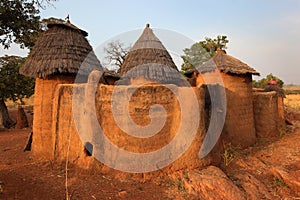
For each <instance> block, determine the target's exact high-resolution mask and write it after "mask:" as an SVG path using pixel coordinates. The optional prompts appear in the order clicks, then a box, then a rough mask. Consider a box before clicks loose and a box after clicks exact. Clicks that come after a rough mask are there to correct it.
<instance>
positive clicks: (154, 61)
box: [119, 24, 181, 83]
mask: <svg viewBox="0 0 300 200" xmlns="http://www.w3.org/2000/svg"><path fill="white" fill-rule="evenodd" d="M119 72H120V75H121V76H124V75H125V76H124V77H122V79H124V78H140V77H142V78H146V79H150V80H153V81H155V82H160V83H168V82H174V81H175V80H176V79H180V78H181V77H180V74H179V72H178V69H177V67H176V65H175V63H174V62H173V60H172V57H171V56H170V54H169V53H168V51H167V50H166V48H165V47H164V45H163V44H162V42H161V41H160V40H159V39H158V38H157V37H156V36H155V34H154V33H153V31H152V29H151V28H150V26H149V24H147V25H146V27H145V29H144V31H143V33H142V35H141V36H140V37H139V38H138V40H137V41H136V42H135V44H134V45H133V47H132V48H131V49H130V51H129V53H128V54H127V56H126V58H125V60H124V62H123V64H122V66H121V68H120V70H119ZM175 82H176V81H175Z"/></svg>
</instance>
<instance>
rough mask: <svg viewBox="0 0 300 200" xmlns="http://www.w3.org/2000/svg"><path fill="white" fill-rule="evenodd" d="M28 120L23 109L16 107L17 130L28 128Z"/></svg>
mask: <svg viewBox="0 0 300 200" xmlns="http://www.w3.org/2000/svg"><path fill="white" fill-rule="evenodd" d="M28 126H29V125H28V120H27V116H26V113H25V111H24V108H23V107H22V106H19V107H18V115H17V124H16V128H17V129H22V128H26V127H28Z"/></svg>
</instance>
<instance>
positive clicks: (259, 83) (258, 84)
mask: <svg viewBox="0 0 300 200" xmlns="http://www.w3.org/2000/svg"><path fill="white" fill-rule="evenodd" d="M270 80H275V81H276V82H277V86H279V87H280V88H282V87H283V85H284V82H283V81H282V80H281V79H280V78H278V77H277V76H274V75H273V74H272V73H271V74H268V75H267V76H266V77H265V78H262V79H260V80H258V81H256V80H253V87H255V88H265V87H266V86H267V85H268V83H269V81H270Z"/></svg>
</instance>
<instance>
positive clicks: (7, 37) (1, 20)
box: [0, 0, 56, 49]
mask: <svg viewBox="0 0 300 200" xmlns="http://www.w3.org/2000/svg"><path fill="white" fill-rule="evenodd" d="M51 1H56V0H40V1H39V0H31V1H30V0H1V1H0V43H1V45H2V46H4V48H6V49H7V48H9V47H10V46H11V44H12V43H13V42H14V43H16V44H19V45H20V47H21V48H25V47H27V48H31V47H32V46H33V45H34V42H35V40H36V39H37V37H38V35H39V34H40V32H41V31H42V28H43V26H42V23H41V21H40V16H39V13H40V10H39V8H42V9H44V8H45V7H46V5H49V4H50V2H51Z"/></svg>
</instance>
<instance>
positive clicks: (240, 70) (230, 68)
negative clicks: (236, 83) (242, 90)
mask: <svg viewBox="0 0 300 200" xmlns="http://www.w3.org/2000/svg"><path fill="white" fill-rule="evenodd" d="M216 67H217V68H218V69H219V70H220V71H221V72H224V73H231V74H253V75H259V72H257V71H256V70H255V69H253V68H252V67H250V66H248V65H247V64H246V63H243V62H242V61H240V60H238V59H236V58H234V57H232V56H230V55H228V54H226V52H225V51H223V50H220V49H218V50H217V53H216V54H215V55H214V56H213V57H212V59H210V60H209V61H207V62H206V63H204V64H203V65H202V66H200V67H199V68H197V70H198V71H199V72H200V73H205V72H209V71H213V70H215V68H216Z"/></svg>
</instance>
